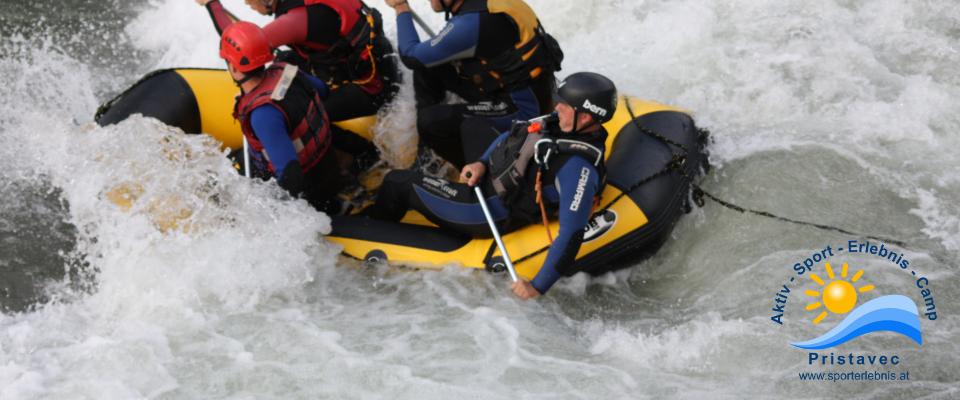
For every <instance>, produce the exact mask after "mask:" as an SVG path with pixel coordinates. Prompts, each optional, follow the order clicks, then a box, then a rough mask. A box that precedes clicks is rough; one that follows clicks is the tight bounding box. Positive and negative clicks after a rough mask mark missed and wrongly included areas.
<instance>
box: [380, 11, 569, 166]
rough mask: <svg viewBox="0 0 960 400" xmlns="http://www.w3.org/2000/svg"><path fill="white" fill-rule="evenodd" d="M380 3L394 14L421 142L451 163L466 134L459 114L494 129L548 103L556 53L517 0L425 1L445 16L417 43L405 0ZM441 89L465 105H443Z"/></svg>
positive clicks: (456, 161) (458, 157) (459, 161)
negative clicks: (410, 76)
mask: <svg viewBox="0 0 960 400" xmlns="http://www.w3.org/2000/svg"><path fill="white" fill-rule="evenodd" d="M386 3H387V5H389V6H391V7H394V9H395V10H396V12H397V50H398V52H399V54H400V60H401V61H402V62H403V63H404V65H406V66H407V67H408V68H410V69H412V70H413V71H414V89H415V92H416V101H417V131H418V132H419V135H420V144H421V145H422V146H426V147H429V148H432V149H433V150H434V151H436V152H437V154H439V155H440V156H441V157H443V158H444V159H445V160H447V161H449V162H450V163H452V164H453V165H455V166H456V167H458V168H459V167H462V166H463V165H464V164H465V162H466V160H465V158H464V155H463V153H464V142H469V141H470V140H469V139H466V140H464V139H463V138H461V134H469V132H465V129H464V128H463V126H462V125H463V123H464V121H465V120H468V119H472V118H479V119H481V120H483V121H484V122H486V123H488V124H489V125H490V126H492V127H493V128H494V131H495V132H502V131H504V130H507V129H509V128H510V124H511V123H512V122H513V121H516V120H524V121H525V120H529V119H531V118H533V117H536V116H538V115H542V114H546V113H549V112H550V111H551V110H552V109H553V104H552V100H551V98H550V94H551V92H552V91H553V85H554V83H555V80H554V72H555V71H559V70H560V63H561V61H562V59H563V52H562V51H561V50H560V47H559V45H558V44H557V42H556V40H554V39H553V37H551V36H550V35H549V34H547V33H546V32H545V31H544V29H543V27H542V26H541V24H540V21H539V19H538V18H537V15H536V14H535V13H534V11H533V10H532V9H531V8H530V6H529V5H527V4H526V3H525V2H524V1H523V0H431V5H432V7H433V10H434V11H437V12H444V13H446V14H447V19H448V21H447V24H446V26H444V28H443V29H442V30H441V31H440V33H438V34H437V36H436V37H434V38H431V39H429V40H424V41H421V39H420V37H419V35H418V34H417V31H416V29H415V28H414V25H413V16H412V14H411V12H410V7H409V5H407V0H386ZM448 92H450V93H454V94H456V95H458V96H459V97H461V98H462V99H463V100H464V101H465V103H463V104H448V103H447V102H446V96H447V93H448ZM491 139H493V138H492V137H491V138H488V139H487V140H485V142H489V141H490V140H491ZM480 150H481V151H482V149H480Z"/></svg>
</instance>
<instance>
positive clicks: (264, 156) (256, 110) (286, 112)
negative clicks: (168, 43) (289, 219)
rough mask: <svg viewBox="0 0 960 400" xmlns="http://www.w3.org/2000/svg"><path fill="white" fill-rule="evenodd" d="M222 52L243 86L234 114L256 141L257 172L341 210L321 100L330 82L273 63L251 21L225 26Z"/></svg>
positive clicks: (295, 192)
mask: <svg viewBox="0 0 960 400" xmlns="http://www.w3.org/2000/svg"><path fill="white" fill-rule="evenodd" d="M220 57H221V58H223V59H224V60H225V61H226V62H227V71H229V73H230V76H231V77H233V80H234V81H236V82H237V85H238V86H240V91H241V93H240V96H238V97H237V103H236V106H235V107H234V118H236V119H237V120H238V121H240V126H241V129H242V130H243V135H244V137H245V138H246V139H247V142H249V144H250V148H249V152H250V159H251V165H250V166H249V167H250V168H251V170H252V171H253V173H254V175H255V176H258V177H261V178H270V177H273V178H276V179H277V183H279V185H280V186H281V187H283V188H284V189H286V190H287V191H288V192H290V194H292V195H294V196H303V197H304V198H306V200H307V201H308V202H309V203H310V204H311V205H313V206H314V207H315V208H317V209H318V210H320V211H323V212H326V213H328V214H336V213H340V212H341V203H340V201H339V200H338V199H337V198H336V193H337V192H338V191H339V186H340V184H339V172H338V171H339V170H338V166H337V162H336V157H335V153H334V152H332V151H330V147H331V142H332V138H331V132H330V121H329V118H328V117H327V113H326V111H325V110H324V106H323V102H322V101H321V98H322V97H325V96H327V95H328V94H329V90H328V89H327V85H326V84H325V83H324V82H323V81H321V80H319V79H317V78H315V77H313V76H310V75H309V74H306V73H303V72H301V71H299V68H298V67H296V66H294V65H292V64H287V63H283V62H276V63H273V64H271V65H269V66H268V65H267V64H268V63H270V62H271V61H273V60H274V55H273V51H272V49H271V48H270V44H269V42H268V40H267V37H266V35H265V34H264V33H263V30H261V29H260V27H258V26H256V25H254V24H252V23H249V22H243V21H238V22H236V23H234V24H231V25H230V26H229V27H227V29H225V30H224V31H223V35H222V36H221V39H220Z"/></svg>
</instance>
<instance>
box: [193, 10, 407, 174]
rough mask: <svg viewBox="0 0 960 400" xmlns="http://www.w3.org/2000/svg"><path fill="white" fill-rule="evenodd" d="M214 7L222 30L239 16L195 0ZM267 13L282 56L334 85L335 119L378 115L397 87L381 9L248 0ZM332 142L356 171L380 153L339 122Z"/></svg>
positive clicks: (330, 102) (330, 109) (330, 103)
mask: <svg viewBox="0 0 960 400" xmlns="http://www.w3.org/2000/svg"><path fill="white" fill-rule="evenodd" d="M196 2H197V3H198V4H200V5H203V6H205V7H206V8H207V10H208V11H209V12H210V16H211V18H212V19H213V23H214V26H215V27H216V29H217V32H218V33H221V34H222V33H223V31H224V30H225V29H227V27H229V26H230V25H231V24H233V23H234V22H236V21H237V18H236V17H234V16H233V15H232V14H230V13H229V12H228V11H227V10H226V9H224V8H223V5H222V4H221V3H220V1H219V0H196ZM246 2H247V5H249V6H250V8H252V9H254V10H255V11H257V12H258V13H260V14H263V15H271V14H272V15H275V16H276V19H275V20H274V21H273V22H271V23H269V24H267V25H266V26H265V27H264V28H263V31H264V34H265V35H266V37H267V41H268V42H269V43H270V47H272V48H274V49H275V48H278V47H280V46H283V45H286V46H289V47H291V48H292V49H293V50H292V51H287V52H281V53H280V54H279V56H278V59H279V60H281V61H286V62H289V63H292V64H295V65H297V66H299V67H300V68H301V69H302V70H303V71H305V72H307V73H310V74H311V75H314V76H316V77H318V78H320V79H322V80H323V81H324V82H325V83H326V84H327V85H328V87H329V88H330V95H329V96H328V97H327V98H326V99H325V100H324V104H325V106H326V109H327V113H328V115H329V117H330V120H332V121H344V120H349V119H353V118H357V117H363V116H368V115H374V114H376V113H377V112H378V111H379V110H380V107H382V106H383V105H384V104H386V103H388V102H389V101H390V100H392V99H393V97H394V95H395V94H396V93H397V91H398V89H399V83H400V82H399V72H398V69H397V67H398V66H397V61H396V58H395V57H394V56H393V53H394V50H393V46H392V45H391V44H390V42H389V40H387V38H386V36H385V35H384V34H383V21H382V18H381V17H380V13H379V11H377V10H376V9H374V8H370V7H367V6H366V5H365V4H364V3H363V2H362V1H360V0H246ZM331 129H332V130H333V133H334V135H333V142H334V147H335V148H336V149H338V150H340V151H342V152H345V153H348V154H350V155H353V156H354V157H355V158H356V159H355V160H354V165H353V166H352V169H353V171H352V172H354V173H358V172H362V171H363V170H366V169H367V167H369V166H370V165H371V164H373V163H375V162H376V161H377V160H378V159H379V155H378V153H377V149H376V147H375V146H374V145H373V143H371V142H369V141H368V140H366V139H364V138H362V137H360V136H357V135H355V134H353V133H351V132H349V131H345V130H343V129H341V128H339V127H337V126H333V127H331Z"/></svg>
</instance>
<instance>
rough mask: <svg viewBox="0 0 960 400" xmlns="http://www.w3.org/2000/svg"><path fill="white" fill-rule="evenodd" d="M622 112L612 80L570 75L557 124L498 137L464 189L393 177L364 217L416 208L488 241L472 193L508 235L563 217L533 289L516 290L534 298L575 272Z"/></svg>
mask: <svg viewBox="0 0 960 400" xmlns="http://www.w3.org/2000/svg"><path fill="white" fill-rule="evenodd" d="M616 105H617V89H616V87H615V86H614V84H613V82H611V81H610V80H609V79H607V78H606V77H604V76H602V75H599V74H596V73H590V72H581V73H576V74H573V75H570V76H569V77H568V78H567V79H566V80H565V81H564V82H562V83H560V86H559V89H558V91H557V105H556V114H555V116H554V118H552V121H549V122H547V121H544V120H541V121H536V122H527V123H518V124H516V125H515V126H514V127H513V129H511V131H510V132H506V133H503V134H502V135H500V136H499V137H498V138H497V139H496V140H495V141H494V142H493V144H492V145H490V147H489V148H488V149H487V151H486V153H484V155H483V156H482V157H481V158H480V161H478V162H474V163H471V164H468V165H466V166H465V167H463V169H462V171H461V174H460V179H461V181H462V182H463V183H453V182H448V181H446V180H443V179H438V178H432V177H429V176H425V175H424V174H423V173H421V172H419V171H416V170H395V171H392V172H390V173H389V174H387V176H386V178H385V179H384V182H383V185H382V186H381V187H380V191H379V193H378V195H377V201H376V203H375V204H374V205H373V206H371V207H370V208H368V209H367V210H365V211H364V214H365V215H368V216H370V217H373V218H379V219H385V220H392V221H399V220H400V219H402V218H403V216H404V214H406V212H407V210H409V209H411V208H412V209H414V210H416V211H419V212H420V213H421V214H423V215H424V216H425V217H426V218H427V219H429V220H430V221H431V222H433V223H435V224H437V225H438V226H440V227H442V228H445V229H450V230H454V231H457V232H463V233H468V234H472V235H482V236H489V235H490V231H489V227H488V225H487V222H486V219H485V217H484V214H483V211H482V209H481V206H480V204H479V202H478V199H477V198H476V197H475V196H474V194H473V190H471V187H472V186H475V185H481V187H482V188H483V189H484V193H485V194H486V196H487V197H488V198H487V203H488V205H489V207H490V210H491V214H492V216H493V219H494V220H495V222H496V223H497V224H498V225H499V226H500V227H501V232H503V233H506V232H510V231H512V230H516V229H518V228H520V227H523V226H527V225H530V224H533V223H540V222H543V224H544V226H548V224H547V218H548V215H553V214H554V213H558V214H559V220H560V230H559V232H558V233H557V236H556V237H551V240H552V246H551V247H550V250H549V252H548V253H547V258H546V261H544V263H543V266H542V268H541V269H540V271H539V272H538V273H537V275H536V277H534V279H533V281H530V282H528V281H526V280H523V279H520V280H519V281H517V282H515V283H514V284H513V286H512V290H513V292H514V293H515V294H516V295H517V296H519V297H520V298H523V299H530V298H535V297H537V296H539V295H541V294H543V293H546V292H547V290H549V289H550V287H551V286H553V284H554V283H555V282H556V281H557V280H558V279H559V278H560V276H561V275H569V274H572V273H573V272H576V271H573V270H572V269H571V266H572V264H573V262H574V260H575V257H576V255H577V252H578V251H579V250H580V245H581V243H582V242H583V233H584V227H586V225H587V223H588V222H589V219H590V217H591V213H592V212H593V204H594V198H595V196H599V195H600V193H601V192H602V189H603V184H604V178H605V175H606V168H605V165H604V151H605V142H606V139H607V131H606V130H605V129H604V128H603V125H602V124H603V123H605V122H607V121H609V120H610V119H611V118H612V117H613V113H614V111H615V110H616ZM548 120H549V118H548ZM535 188H536V189H537V190H534V189H535ZM547 234H548V235H550V231H549V228H547Z"/></svg>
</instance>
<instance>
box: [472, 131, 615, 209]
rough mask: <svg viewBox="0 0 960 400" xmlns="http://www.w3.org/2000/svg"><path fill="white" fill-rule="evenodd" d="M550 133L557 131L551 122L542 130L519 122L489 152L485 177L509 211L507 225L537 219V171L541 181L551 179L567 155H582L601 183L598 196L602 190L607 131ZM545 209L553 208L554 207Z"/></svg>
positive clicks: (564, 161) (553, 178) (604, 179)
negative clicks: (535, 188) (594, 169)
mask: <svg viewBox="0 0 960 400" xmlns="http://www.w3.org/2000/svg"><path fill="white" fill-rule="evenodd" d="M545 130H547V131H548V132H545ZM549 132H560V129H559V126H558V125H557V124H556V123H554V124H551V126H548V127H547V128H546V129H541V128H540V127H539V126H538V125H536V124H530V123H526V122H524V123H518V124H516V125H514V127H513V128H512V130H511V132H510V135H509V136H507V137H506V138H505V139H504V140H503V141H501V142H500V143H498V144H497V147H495V148H494V149H493V151H492V152H491V154H490V159H489V160H488V163H487V179H489V183H490V186H491V187H493V190H494V191H495V192H496V193H497V195H498V196H499V197H500V198H501V199H502V200H503V201H504V203H505V204H506V205H507V208H508V209H509V210H510V223H509V225H510V226H513V227H519V226H523V225H527V224H530V223H534V222H537V221H539V220H540V208H539V206H538V205H537V202H536V194H535V192H534V186H535V185H536V179H537V178H536V176H537V172H538V170H539V172H540V175H541V176H540V180H541V182H548V183H549V182H553V181H554V180H555V179H556V173H557V171H558V170H559V169H560V168H561V167H562V166H563V165H564V164H565V163H566V162H567V160H569V159H570V157H583V158H584V159H586V160H587V161H588V162H590V163H591V164H593V166H594V168H596V170H597V173H598V174H599V175H600V182H601V183H600V187H601V189H600V190H598V191H597V196H599V195H600V193H602V191H603V190H602V187H603V184H604V182H606V175H607V174H606V172H607V170H606V165H605V163H604V153H605V143H606V140H607V131H606V130H605V129H603V128H602V127H601V129H600V130H598V131H596V132H592V133H589V134H585V133H560V134H559V135H551V134H550V133H549ZM548 208H550V209H551V210H550V211H551V212H552V211H555V209H554V208H555V206H550V207H548Z"/></svg>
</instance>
